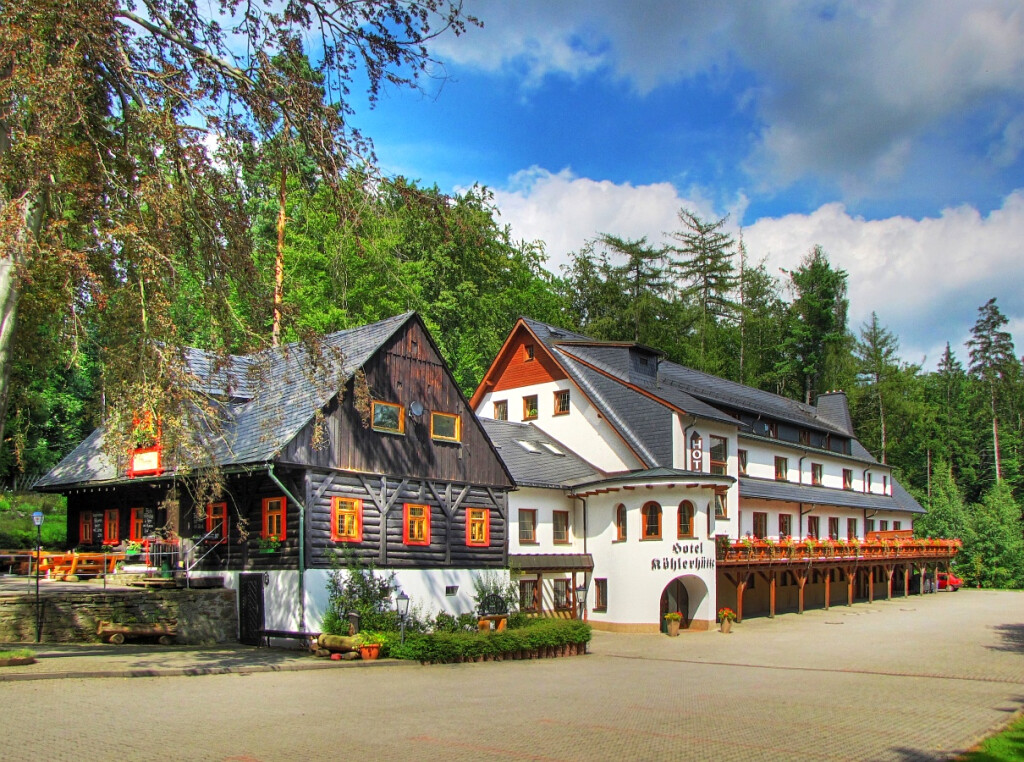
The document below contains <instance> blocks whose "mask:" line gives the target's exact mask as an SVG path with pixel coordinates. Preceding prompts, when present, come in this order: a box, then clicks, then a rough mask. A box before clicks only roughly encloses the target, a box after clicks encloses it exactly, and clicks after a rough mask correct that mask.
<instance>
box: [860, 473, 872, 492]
mask: <svg viewBox="0 0 1024 762" xmlns="http://www.w3.org/2000/svg"><path fill="white" fill-rule="evenodd" d="M870 470H871V469H870V468H865V469H864V470H863V471H861V473H860V491H861V492H863V493H864V494H865V495H866V494H867V492H868V471H870Z"/></svg>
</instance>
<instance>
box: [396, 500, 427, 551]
mask: <svg viewBox="0 0 1024 762" xmlns="http://www.w3.org/2000/svg"><path fill="white" fill-rule="evenodd" d="M420 511H422V514H423V515H416V514H418V513H419V512H420ZM415 524H422V525H423V527H422V529H421V530H420V531H415V532H414V531H412V530H413V526H414V525H415ZM402 542H403V543H405V544H406V545H429V544H430V506H429V505H423V504H422V503H405V504H403V506H402Z"/></svg>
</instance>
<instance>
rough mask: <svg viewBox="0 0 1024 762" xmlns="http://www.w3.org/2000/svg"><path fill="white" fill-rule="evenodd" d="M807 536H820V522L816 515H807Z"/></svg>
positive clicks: (816, 537)
mask: <svg viewBox="0 0 1024 762" xmlns="http://www.w3.org/2000/svg"><path fill="white" fill-rule="evenodd" d="M806 536H807V537H813V538H814V539H818V538H820V537H821V522H820V521H819V519H818V517H817V516H808V517H807V535H806Z"/></svg>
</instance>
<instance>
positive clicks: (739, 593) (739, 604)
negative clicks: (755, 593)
mask: <svg viewBox="0 0 1024 762" xmlns="http://www.w3.org/2000/svg"><path fill="white" fill-rule="evenodd" d="M746 589H747V575H746V574H744V575H743V578H742V579H741V580H740V581H739V582H737V583H736V621H737V622H742V621H743V591H744V590H746Z"/></svg>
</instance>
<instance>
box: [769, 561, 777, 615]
mask: <svg viewBox="0 0 1024 762" xmlns="http://www.w3.org/2000/svg"><path fill="white" fill-rule="evenodd" d="M769 574H770V575H771V580H769V582H768V618H769V619H774V618H775V577H776V572H775V570H774V569H773V570H772V571H771V572H769Z"/></svg>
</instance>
